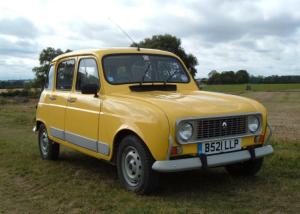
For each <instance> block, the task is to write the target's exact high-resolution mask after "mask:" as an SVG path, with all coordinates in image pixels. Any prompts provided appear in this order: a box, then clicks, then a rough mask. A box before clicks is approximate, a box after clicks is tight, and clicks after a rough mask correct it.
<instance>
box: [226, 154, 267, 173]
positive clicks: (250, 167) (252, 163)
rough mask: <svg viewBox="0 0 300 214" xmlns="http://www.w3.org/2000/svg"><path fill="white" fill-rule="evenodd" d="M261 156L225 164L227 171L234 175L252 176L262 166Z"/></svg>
mask: <svg viewBox="0 0 300 214" xmlns="http://www.w3.org/2000/svg"><path fill="white" fill-rule="evenodd" d="M263 160H264V159H263V158H259V159H255V160H249V161H246V162H242V163H236V164H231V165H228V166H225V169H226V170H227V172H228V173H229V174H231V175H234V176H254V175H256V174H257V173H258V172H259V170H260V169H261V167H262V164H263Z"/></svg>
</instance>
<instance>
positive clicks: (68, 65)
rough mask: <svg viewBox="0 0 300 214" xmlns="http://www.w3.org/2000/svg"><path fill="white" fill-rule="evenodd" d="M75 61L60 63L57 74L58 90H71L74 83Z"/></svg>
mask: <svg viewBox="0 0 300 214" xmlns="http://www.w3.org/2000/svg"><path fill="white" fill-rule="evenodd" d="M74 67H75V60H73V59H72V60H68V61H64V62H61V63H59V65H58V67H57V74H56V89H58V90H67V91H69V90H71V88H72V82H73V74H74Z"/></svg>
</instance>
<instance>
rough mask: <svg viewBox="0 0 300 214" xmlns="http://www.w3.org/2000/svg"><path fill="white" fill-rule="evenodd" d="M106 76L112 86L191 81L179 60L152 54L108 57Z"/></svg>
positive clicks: (105, 60)
mask: <svg viewBox="0 0 300 214" xmlns="http://www.w3.org/2000/svg"><path fill="white" fill-rule="evenodd" d="M103 67H104V74H105V78H106V80H107V81H108V82H109V83H111V84H129V83H147V82H148V83H149V82H151V83H152V82H163V83H165V82H171V83H187V82H189V81H190V79H189V76H188V75H187V73H186V71H185V69H184V68H183V66H182V64H181V63H180V61H179V60H178V59H176V58H175V57H171V56H163V55H152V54H120V55H108V56H105V57H104V59H103Z"/></svg>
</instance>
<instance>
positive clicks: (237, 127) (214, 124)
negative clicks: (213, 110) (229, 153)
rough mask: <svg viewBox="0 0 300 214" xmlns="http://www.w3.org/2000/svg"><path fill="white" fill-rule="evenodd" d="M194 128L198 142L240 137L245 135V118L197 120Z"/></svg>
mask: <svg viewBox="0 0 300 214" xmlns="http://www.w3.org/2000/svg"><path fill="white" fill-rule="evenodd" d="M225 124H226V125H225ZM196 126H197V139H198V140H200V139H207V138H217V137H224V136H234V135H242V134H246V133H247V116H230V117H223V118H205V119H198V120H196Z"/></svg>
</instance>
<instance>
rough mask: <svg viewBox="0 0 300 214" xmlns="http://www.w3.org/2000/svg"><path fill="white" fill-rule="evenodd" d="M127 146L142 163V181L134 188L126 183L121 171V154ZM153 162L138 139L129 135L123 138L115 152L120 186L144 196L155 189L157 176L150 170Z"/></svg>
mask: <svg viewBox="0 0 300 214" xmlns="http://www.w3.org/2000/svg"><path fill="white" fill-rule="evenodd" d="M129 146H132V147H134V148H135V149H136V150H137V152H138V153H139V156H140V158H141V162H142V170H143V174H142V179H141V181H140V182H139V183H138V185H136V186H131V185H130V184H128V183H127V181H126V179H125V178H124V175H123V171H122V154H123V152H124V151H125V150H126V148H128V147H129ZM153 162H154V160H153V158H152V156H151V154H150V153H149V151H148V150H147V148H145V146H144V145H143V142H142V141H141V140H140V139H139V138H138V137H136V136H134V135H129V136H126V137H125V138H123V140H122V141H121V142H120V145H119V148H118V151H117V171H118V176H119V179H120V182H121V184H122V185H123V186H124V187H125V188H126V189H127V190H129V191H133V192H136V193H139V194H146V193H148V192H151V191H152V190H153V189H154V188H155V186H156V185H155V184H156V180H157V176H156V174H155V172H154V171H153V170H152V164H153Z"/></svg>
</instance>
